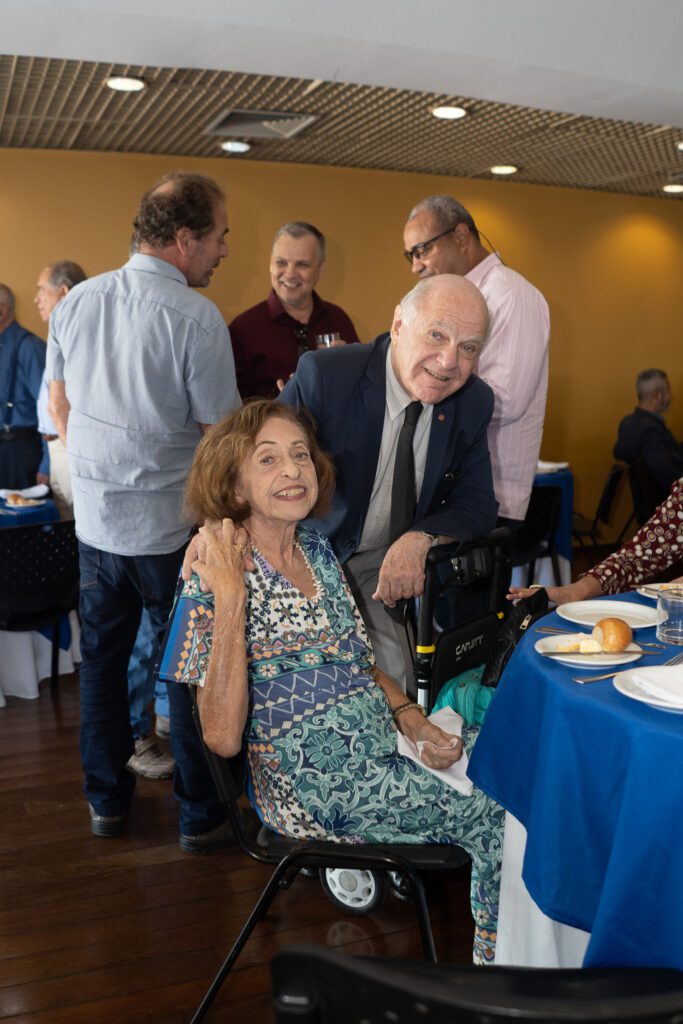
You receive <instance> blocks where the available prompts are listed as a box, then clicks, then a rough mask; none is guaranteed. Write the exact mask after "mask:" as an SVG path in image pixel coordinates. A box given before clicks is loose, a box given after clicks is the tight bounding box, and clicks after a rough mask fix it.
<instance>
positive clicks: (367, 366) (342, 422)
mask: <svg viewBox="0 0 683 1024" xmlns="http://www.w3.org/2000/svg"><path fill="white" fill-rule="evenodd" d="M389 340H390V339H389V336H388V335H386V334H384V335H380V337H379V338H377V339H376V340H375V341H374V342H373V343H372V344H371V345H347V346H345V347H341V346H340V347H338V348H329V349H321V350H320V351H317V352H306V353H304V355H303V356H302V357H301V359H300V360H299V363H298V366H297V370H296V373H295V375H294V376H293V377H292V378H291V379H290V380H289V382H288V384H287V386H286V387H285V389H284V391H283V392H282V394H281V395H280V398H279V400H280V401H283V402H286V403H287V404H289V405H294V406H304V407H305V408H306V409H308V411H309V412H310V413H311V415H312V416H313V418H314V420H315V422H316V426H317V434H318V439H319V441H320V444H321V446H322V447H323V448H324V449H325V450H326V451H327V452H329V454H330V455H332V457H333V458H334V462H335V465H336V467H337V487H336V491H335V498H334V507H333V510H332V512H331V514H330V515H329V516H327V517H326V518H325V519H324V520H321V521H320V522H318V523H316V525H317V526H318V527H319V528H320V529H321V530H322V531H323V532H324V533H326V534H327V535H328V536H329V537H330V540H331V541H332V545H333V547H334V549H335V552H336V554H337V557H338V558H339V560H340V561H341V562H345V561H346V559H347V558H349V557H350V556H351V555H352V554H353V553H354V551H355V550H356V548H357V547H358V543H359V541H360V537H361V533H362V530H363V524H364V523H365V517H366V515H367V511H368V506H369V504H370V495H371V493H372V485H373V483H374V480H375V471H376V469H377V460H378V458H379V449H380V443H381V440H382V428H383V425H384V407H385V391H386V357H387V348H388V346H389ZM492 412H493V392H492V390H491V388H490V387H489V386H488V384H485V383H484V382H483V381H481V380H479V378H478V377H475V376H474V375H472V376H471V377H470V378H469V380H468V381H467V383H466V384H464V385H463V387H462V388H460V389H459V390H458V391H456V392H455V393H454V394H452V395H451V396H450V397H449V398H446V399H444V401H443V402H439V403H438V405H435V406H434V414H433V417H432V426H431V432H430V435H429V446H428V450H427V463H426V466H425V473H424V480H423V483H422V488H421V491H420V496H419V499H418V503H417V509H416V514H415V528H416V529H418V530H426V531H427V532H428V533H434V534H445V535H447V536H449V537H453V538H455V539H457V540H460V541H467V540H472V539H474V538H475V537H482V536H484V535H485V534H487V533H488V532H489V531H490V530H492V529H493V528H494V526H495V525H496V513H497V508H498V506H497V503H496V500H495V497H494V494H493V480H492V477H491V462H490V459H489V449H488V444H487V441H486V430H487V427H488V425H489V420H490V419H491V414H492Z"/></svg>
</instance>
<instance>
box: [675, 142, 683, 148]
mask: <svg viewBox="0 0 683 1024" xmlns="http://www.w3.org/2000/svg"><path fill="white" fill-rule="evenodd" d="M676 149H683V140H682V141H681V142H677V143H676Z"/></svg>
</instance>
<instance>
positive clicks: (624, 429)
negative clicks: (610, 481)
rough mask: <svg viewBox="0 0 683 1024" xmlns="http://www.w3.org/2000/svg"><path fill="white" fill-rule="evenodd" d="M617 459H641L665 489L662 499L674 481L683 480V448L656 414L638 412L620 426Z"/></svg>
mask: <svg viewBox="0 0 683 1024" xmlns="http://www.w3.org/2000/svg"><path fill="white" fill-rule="evenodd" d="M614 457H615V459H621V460H622V461H623V462H635V460H636V459H642V460H643V462H644V463H645V465H646V466H647V468H648V469H649V470H650V473H651V474H652V476H653V477H654V479H655V480H656V482H657V483H658V484H659V486H660V487H661V489H662V495H663V497H666V495H667V494H668V493H669V491H670V490H671V485H672V484H673V482H674V480H678V478H679V477H681V476H683V448H681V446H680V444H679V443H678V441H677V440H676V438H675V437H674V436H673V434H672V433H671V431H670V430H669V428H668V427H667V425H666V423H665V422H664V419H663V418H662V417H661V416H658V415H657V413H654V412H648V411H647V410H645V409H639V408H637V407H636V408H635V409H634V410H633V412H632V413H630V414H629V415H628V416H625V417H624V419H623V420H622V421H621V423H620V424H619V434H618V436H617V443H616V444H615V446H614Z"/></svg>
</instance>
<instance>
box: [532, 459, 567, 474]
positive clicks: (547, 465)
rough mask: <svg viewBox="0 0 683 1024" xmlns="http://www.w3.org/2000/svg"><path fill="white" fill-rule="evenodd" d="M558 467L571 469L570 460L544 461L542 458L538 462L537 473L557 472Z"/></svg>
mask: <svg viewBox="0 0 683 1024" xmlns="http://www.w3.org/2000/svg"><path fill="white" fill-rule="evenodd" d="M558 469H569V463H568V462H543V461H542V460H541V459H539V460H538V462H537V463H536V472H537V473H555V472H557V470H558Z"/></svg>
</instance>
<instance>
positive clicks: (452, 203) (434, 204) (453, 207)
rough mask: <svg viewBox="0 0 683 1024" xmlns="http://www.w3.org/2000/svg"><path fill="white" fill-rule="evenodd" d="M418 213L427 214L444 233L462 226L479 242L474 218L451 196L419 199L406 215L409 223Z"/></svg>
mask: <svg viewBox="0 0 683 1024" xmlns="http://www.w3.org/2000/svg"><path fill="white" fill-rule="evenodd" d="M420 213H429V214H430V215H431V216H432V217H434V219H435V220H436V221H437V223H438V225H439V226H440V227H441V228H443V230H444V231H446V230H447V229H448V228H455V227H457V226H458V224H464V225H465V227H467V228H469V230H470V234H472V235H473V236H474V238H475V239H476V241H477V242H478V241H479V232H478V231H477V228H476V225H475V223H474V218H473V216H472V214H471V213H470V212H469V210H466V209H465V207H464V206H463V205H462V203H459V202H458V200H457V199H452V198H451V196H427V198H426V199H421V200H420V202H419V203H417V205H416V206H414V207H413V208H412V210H411V211H410V213H409V214H408V220H409V221H411V220H412V219H413V218H414V217H417V216H418V214H420Z"/></svg>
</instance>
